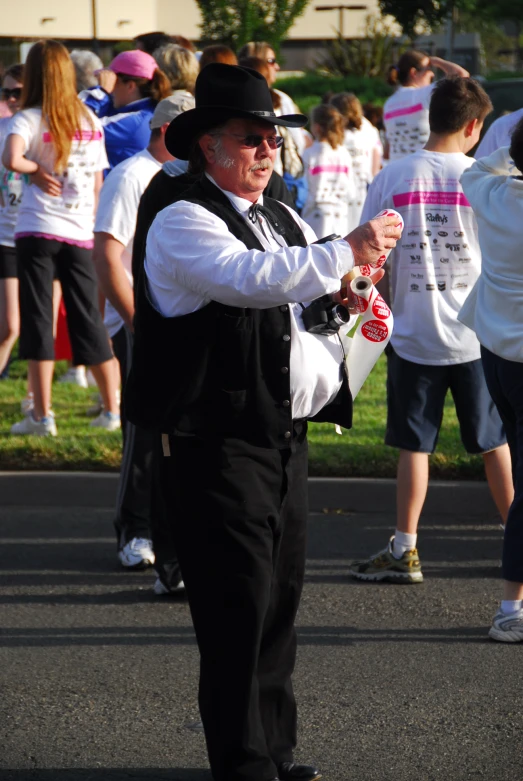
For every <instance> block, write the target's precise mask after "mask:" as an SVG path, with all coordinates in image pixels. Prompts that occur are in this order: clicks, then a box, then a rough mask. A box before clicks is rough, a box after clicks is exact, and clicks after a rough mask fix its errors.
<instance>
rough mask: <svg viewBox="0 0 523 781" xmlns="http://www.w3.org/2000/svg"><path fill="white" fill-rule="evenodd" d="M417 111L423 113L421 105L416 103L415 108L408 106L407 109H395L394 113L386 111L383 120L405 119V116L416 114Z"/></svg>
mask: <svg viewBox="0 0 523 781" xmlns="http://www.w3.org/2000/svg"><path fill="white" fill-rule="evenodd" d="M418 111H423V103H416V105H415V106H410V107H409V108H397V109H396V111H387V113H386V114H385V115H384V117H383V119H394V118H395V117H405V116H407V114H416V113H417V112H418Z"/></svg>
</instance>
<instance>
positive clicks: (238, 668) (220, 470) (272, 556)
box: [160, 424, 308, 781]
mask: <svg viewBox="0 0 523 781" xmlns="http://www.w3.org/2000/svg"><path fill="white" fill-rule="evenodd" d="M170 449H171V455H170V457H165V458H163V459H162V463H161V465H160V470H161V482H162V490H163V492H164V495H165V496H166V498H167V504H168V507H169V513H170V517H171V519H172V520H171V523H172V528H173V533H174V539H175V544H176V548H177V552H178V557H179V561H180V565H181V570H182V576H183V579H184V582H185V586H186V589H187V596H188V599H189V605H190V609H191V614H192V618H193V622H194V628H195V632H196V637H197V641H198V647H199V650H200V687H199V705H200V713H201V717H202V721H203V726H204V729H205V737H206V740H207V749H208V753H209V760H210V765H211V770H212V774H213V777H214V779H215V781H270V779H273V778H275V777H276V776H277V765H278V764H279V763H281V762H286V761H292V757H293V749H294V747H295V744H296V703H295V699H294V694H293V689H292V683H291V675H292V672H293V669H294V663H295V656H296V633H295V629H294V619H295V616H296V612H297V609H298V604H299V601H300V595H301V590H302V585H303V575H304V568H305V545H306V522H307V509H308V500H307V440H306V425H305V424H296V425H295V437H294V439H293V441H292V448H290V449H288V450H283V451H279V450H272V449H265V448H260V447H255V446H253V445H250V444H248V443H246V442H244V441H242V440H238V439H225V440H220V441H214V440H206V441H203V440H201V439H199V438H196V437H193V438H188V437H176V436H173V437H171V438H170Z"/></svg>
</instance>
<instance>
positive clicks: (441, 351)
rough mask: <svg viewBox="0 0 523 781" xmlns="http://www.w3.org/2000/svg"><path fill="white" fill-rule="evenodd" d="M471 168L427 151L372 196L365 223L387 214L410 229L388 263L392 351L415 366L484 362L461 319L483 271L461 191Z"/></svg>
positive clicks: (377, 183) (376, 185) (393, 167)
mask: <svg viewBox="0 0 523 781" xmlns="http://www.w3.org/2000/svg"><path fill="white" fill-rule="evenodd" d="M473 162H474V160H473V158H471V157H467V156H466V155H464V154H462V153H461V152H458V153H452V154H443V153H441V152H427V151H426V150H424V149H422V150H420V151H419V152H415V153H414V154H412V155H409V157H407V158H405V159H404V160H401V161H399V162H396V163H391V164H390V165H388V166H387V167H386V168H384V169H383V171H381V172H380V173H379V174H378V176H377V177H376V178H375V179H374V181H373V183H372V184H371V186H370V188H369V194H368V196H367V200H366V202H365V207H364V209H363V214H362V221H365V220H368V219H371V218H372V217H374V216H375V215H376V214H377V213H378V212H380V211H381V210H382V209H384V208H394V209H396V210H397V211H398V212H399V213H400V214H401V216H402V217H403V219H404V221H405V228H404V230H403V236H402V238H401V240H400V242H399V243H398V245H397V246H396V249H395V250H393V251H392V252H391V254H390V256H389V260H388V265H389V271H390V272H391V289H392V311H393V313H394V331H393V334H392V340H391V341H392V345H393V347H394V349H395V351H396V352H397V353H398V355H400V356H401V357H402V358H405V359H406V360H409V361H413V362H414V363H421V364H428V365H431V366H444V365H449V364H455V363H466V362H467V361H474V360H477V359H478V358H479V357H480V348H479V342H478V340H477V339H476V336H475V334H474V333H473V332H472V331H470V330H468V329H467V328H466V327H464V326H463V325H462V324H461V323H459V322H458V312H459V310H460V309H461V307H462V306H463V303H464V301H465V299H466V298H467V296H468V295H469V293H470V292H471V290H472V288H473V287H474V284H475V282H476V280H477V278H478V277H479V274H480V271H481V253H480V249H479V241H478V230H477V224H476V219H475V217H474V213H473V211H472V207H471V206H470V204H469V202H468V201H467V199H466V197H465V195H464V193H463V189H462V187H461V185H460V183H459V180H460V177H461V174H462V173H463V171H465V170H466V169H467V168H469V167H470V166H471V165H472V164H473Z"/></svg>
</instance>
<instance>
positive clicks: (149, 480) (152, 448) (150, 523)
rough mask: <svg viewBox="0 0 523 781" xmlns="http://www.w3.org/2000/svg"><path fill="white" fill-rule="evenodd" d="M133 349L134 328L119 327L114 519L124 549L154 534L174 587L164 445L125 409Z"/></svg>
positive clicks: (160, 564) (160, 567) (165, 577)
mask: <svg viewBox="0 0 523 781" xmlns="http://www.w3.org/2000/svg"><path fill="white" fill-rule="evenodd" d="M132 349H133V336H132V334H131V332H130V331H129V330H128V329H127V328H125V327H124V328H120V330H119V331H118V333H116V334H115V335H114V336H113V350H114V354H115V355H116V358H117V359H118V363H119V364H120V374H121V378H122V403H121V406H120V417H121V420H122V435H123V454H122V466H121V469H120V480H119V482H118V496H117V498H116V517H115V520H114V526H115V529H116V538H117V544H118V548H119V549H121V548H123V546H124V545H125V544H126V543H128V542H129V541H130V540H132V539H133V537H145V538H146V539H151V538H152V541H153V550H154V555H155V565H154V567H155V569H156V571H157V573H158V575H159V577H160V579H161V580H162V582H163V583H164V585H165V586H167V587H170V586H173V587H174V586H177V585H178V583H179V582H180V580H181V575H180V566H179V564H178V557H177V555H176V551H175V548H174V541H173V534H172V529H171V526H170V524H169V523H168V521H167V520H166V518H167V513H166V509H165V502H164V497H163V495H162V490H161V486H160V485H159V477H158V476H159V471H158V461H159V459H160V458H162V453H161V446H160V443H159V442H158V437H157V436H156V435H155V434H154V432H152V431H149V430H147V429H143V428H140V427H139V426H135V425H134V424H133V423H131V422H130V421H129V420H128V419H127V414H126V410H125V388H126V382H127V377H128V376H129V370H130V368H131V358H132Z"/></svg>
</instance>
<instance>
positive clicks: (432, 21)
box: [379, 0, 523, 38]
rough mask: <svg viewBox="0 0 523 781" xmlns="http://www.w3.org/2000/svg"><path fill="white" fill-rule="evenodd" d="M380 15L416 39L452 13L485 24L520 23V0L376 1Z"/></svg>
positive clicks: (522, 2)
mask: <svg viewBox="0 0 523 781" xmlns="http://www.w3.org/2000/svg"><path fill="white" fill-rule="evenodd" d="M379 7H380V10H381V12H382V13H383V14H387V15H388V14H390V16H393V17H394V18H395V19H396V21H397V22H398V24H399V25H400V26H401V28H402V29H403V32H404V33H405V35H408V36H409V37H411V38H412V37H415V35H416V34H417V33H419V32H420V31H422V32H426V31H427V32H428V31H431V30H432V31H433V30H435V29H437V28H438V27H441V25H442V24H443V23H444V22H445V20H446V19H447V18H448V16H449V14H450V13H452V12H454V13H455V14H457V15H458V16H459V14H461V13H463V14H464V15H468V16H469V17H474V18H475V19H476V20H482V21H484V22H499V20H500V19H510V20H518V21H523V0H496V1H495V0H401V2H398V0H379Z"/></svg>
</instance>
